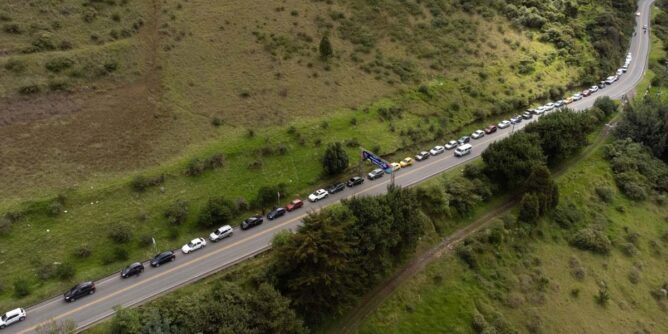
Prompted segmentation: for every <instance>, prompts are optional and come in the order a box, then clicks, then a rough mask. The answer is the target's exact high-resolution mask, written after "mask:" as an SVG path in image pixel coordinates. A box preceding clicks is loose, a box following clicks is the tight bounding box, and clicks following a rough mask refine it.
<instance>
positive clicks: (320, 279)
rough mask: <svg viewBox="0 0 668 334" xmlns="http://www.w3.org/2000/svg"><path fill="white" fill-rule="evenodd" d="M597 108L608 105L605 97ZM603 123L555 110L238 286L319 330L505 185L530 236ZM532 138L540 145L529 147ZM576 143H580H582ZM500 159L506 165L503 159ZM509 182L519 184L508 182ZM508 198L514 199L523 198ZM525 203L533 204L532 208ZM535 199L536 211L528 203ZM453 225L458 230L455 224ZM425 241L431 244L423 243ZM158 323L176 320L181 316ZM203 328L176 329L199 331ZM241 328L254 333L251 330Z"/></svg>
mask: <svg viewBox="0 0 668 334" xmlns="http://www.w3.org/2000/svg"><path fill="white" fill-rule="evenodd" d="M597 105H599V106H602V105H610V104H609V103H607V100H606V99H601V100H600V101H599V102H598V103H597ZM613 107H614V104H613ZM610 112H611V113H612V112H614V109H612V110H611V111H610ZM599 117H600V118H599ZM606 119H608V116H606V113H605V112H604V111H602V110H600V108H599V107H595V108H593V109H592V111H590V112H587V113H573V112H570V111H560V112H555V113H552V114H549V115H546V116H544V117H543V118H542V119H541V121H540V122H538V123H537V124H536V125H535V126H533V127H531V128H530V129H529V131H527V132H519V133H517V134H514V135H513V136H511V137H509V138H508V139H505V140H502V141H500V142H498V143H496V144H494V145H495V148H490V149H489V150H488V151H486V153H485V154H484V155H483V162H484V163H483V164H482V165H481V164H470V165H467V166H466V167H465V168H464V170H463V174H462V175H457V176H453V175H450V176H447V181H446V177H444V178H440V179H438V180H437V181H436V182H432V183H430V184H427V185H423V186H420V187H417V188H411V189H402V188H392V189H390V190H389V192H388V193H387V194H386V195H383V196H378V197H363V198H353V199H350V200H346V201H344V202H343V203H342V204H340V205H337V206H335V207H332V208H327V209H325V210H322V211H320V212H318V213H312V214H310V215H309V216H308V217H307V218H306V219H305V220H304V226H303V227H301V228H299V229H298V230H297V231H296V233H295V234H291V233H288V232H285V233H282V234H279V235H278V236H276V238H275V239H274V242H273V245H272V246H273V247H272V251H271V253H270V254H269V256H267V258H266V260H265V261H266V263H264V264H262V265H261V266H258V267H253V268H255V269H254V270H253V271H252V272H251V273H252V274H251V275H250V278H246V280H245V281H244V282H242V283H240V284H241V285H244V286H246V285H249V284H250V285H251V286H253V291H255V289H258V288H259V287H260V285H263V284H268V285H271V286H272V287H273V289H275V290H276V291H277V292H278V293H280V295H282V296H283V298H287V300H288V301H289V305H290V306H291V307H292V309H293V310H295V311H296V314H297V315H298V316H299V318H300V319H303V321H304V325H305V326H306V327H305V328H310V329H311V330H314V329H318V328H320V326H323V324H326V323H329V322H331V321H332V320H334V319H337V318H338V317H340V316H341V315H343V314H345V313H346V312H347V311H349V310H350V309H351V308H352V307H354V306H355V305H356V303H357V302H358V301H359V300H360V298H361V297H362V296H363V295H364V294H365V293H366V292H368V291H369V290H370V289H372V288H373V287H374V286H375V285H377V284H378V283H379V282H381V281H382V280H383V279H384V278H385V277H387V275H388V274H390V273H391V272H393V271H394V270H395V269H396V268H397V267H398V266H400V265H402V264H404V263H405V261H406V260H407V259H410V258H412V257H413V255H414V254H415V252H416V249H417V248H418V246H419V245H420V243H423V244H425V243H426V244H427V245H428V244H430V243H434V242H436V240H438V239H440V238H441V237H443V236H445V235H447V233H449V232H450V231H452V228H455V227H456V226H457V223H461V222H463V220H462V218H465V217H468V216H471V215H472V214H473V213H474V211H475V210H476V208H478V207H480V205H481V204H482V203H483V202H489V201H490V200H492V199H493V198H495V197H496V198H498V197H499V196H503V195H504V194H507V193H509V190H505V187H513V188H514V189H519V193H520V195H521V194H522V193H524V195H523V197H522V209H521V212H522V213H521V214H520V216H519V218H518V219H517V220H515V219H513V221H512V222H511V223H512V224H515V225H517V226H525V231H526V233H529V232H530V231H531V230H532V229H534V228H535V226H536V225H537V224H538V220H539V218H540V217H542V216H545V215H547V214H548V213H550V212H552V211H553V209H554V207H555V206H557V204H558V202H559V192H558V189H557V185H556V184H555V182H554V181H553V180H552V177H551V175H550V171H549V169H548V168H547V161H548V158H547V156H549V157H559V158H560V159H566V158H567V157H570V156H572V155H573V154H575V153H577V152H578V151H579V150H580V149H581V148H583V147H584V146H586V144H587V140H586V137H587V136H586V134H587V133H590V132H591V131H592V130H593V129H594V128H596V127H598V126H600V125H601V124H602V122H604V121H605V120H606ZM573 124H576V125H578V124H579V125H580V126H572V125H573ZM566 125H569V126H566ZM554 127H556V128H560V129H564V131H565V132H566V131H569V132H567V133H564V134H565V135H564V136H561V137H559V138H560V139H559V143H558V144H557V148H552V151H550V153H549V155H547V154H546V153H545V152H544V151H543V149H542V148H541V142H543V141H542V140H541V139H544V140H547V139H548V137H546V136H547V134H549V131H548V130H546V129H552V128H554ZM569 129H570V130H569ZM526 136H529V137H528V138H531V139H534V140H532V141H526V139H525V137H526ZM544 136H545V137H544ZM579 138H583V139H584V140H583V141H581V142H578V141H577V140H578V139H579ZM525 151H529V152H535V153H532V155H531V156H530V157H528V158H527V159H524V161H525V162H526V163H524V164H521V165H518V164H516V163H515V162H516V161H518V159H517V155H518V154H524V152H525ZM487 152H492V153H491V154H488V153H487ZM501 157H509V158H508V159H507V160H506V161H500V160H499V159H500V158H501ZM513 157H515V159H513ZM555 159H557V158H555ZM492 167H494V168H492ZM497 167H498V168H497ZM508 175H513V177H514V179H515V180H519V181H514V183H512V184H508V183H507V180H508ZM510 193H511V194H515V195H517V191H510ZM529 197H530V198H532V199H533V200H528V199H527V198H529ZM530 201H532V202H533V205H530V204H526V203H528V202H530ZM528 211H532V212H533V213H534V214H533V215H532V214H530V213H527V212H528ZM452 223H455V225H454V226H453V225H449V224H452ZM423 236H427V238H425V240H424V241H422V242H420V240H421V239H422V237H423ZM490 238H494V239H497V240H498V242H501V240H503V239H504V238H505V237H504V235H503V234H497V235H495V236H494V237H490ZM462 252H465V251H462ZM467 252H469V253H470V254H468V255H464V253H462V255H461V256H462V257H463V258H465V259H468V260H465V261H470V262H468V263H469V265H470V266H472V267H477V266H478V264H477V263H476V262H475V261H477V260H476V258H475V254H474V253H473V251H472V250H468V251H467ZM214 284H215V283H214ZM179 303H180V302H179ZM174 309H180V307H177V306H175V305H174V302H171V303H152V304H150V305H149V306H147V307H141V308H139V309H132V310H124V311H122V312H121V313H119V315H117V316H115V318H114V319H113V320H112V321H111V322H110V323H109V324H108V325H106V327H102V329H103V328H111V329H107V330H110V331H112V332H118V331H116V330H117V328H118V327H117V326H120V324H121V323H123V324H124V325H123V326H126V327H123V330H122V331H120V332H127V333H145V332H147V331H146V330H147V329H146V328H148V327H147V326H149V321H148V320H146V319H148V317H147V316H146V314H149V313H147V312H152V313H153V314H172V313H171V312H173V310H174ZM184 312H186V311H184ZM133 319H134V320H133ZM161 319H162V320H161V321H163V322H165V321H167V322H171V321H173V320H174V319H176V318H175V317H173V316H165V317H162V318H161ZM128 321H131V322H132V325H131V326H130V327H127V326H128V325H127V324H126V322H128ZM151 321H152V320H151ZM206 326H207V325H203V326H199V327H197V329H195V328H191V327H176V328H177V329H179V330H180V331H183V332H194V331H195V330H202V329H203V328H206ZM243 326H251V327H250V328H255V327H253V326H255V325H248V323H245V324H244V325H243ZM149 327H150V326H149ZM127 328H135V330H133V331H128V329H127ZM142 328H143V329H142ZM186 328H190V329H186ZM237 328H243V327H237ZM205 332H208V331H205ZM279 332H281V331H279ZM286 332H287V331H286Z"/></svg>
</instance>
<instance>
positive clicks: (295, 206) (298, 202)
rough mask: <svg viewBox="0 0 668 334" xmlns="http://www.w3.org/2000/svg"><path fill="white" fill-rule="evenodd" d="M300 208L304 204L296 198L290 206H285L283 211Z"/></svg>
mask: <svg viewBox="0 0 668 334" xmlns="http://www.w3.org/2000/svg"><path fill="white" fill-rule="evenodd" d="M302 206H304V202H303V201H302V200H300V199H299V198H298V199H296V200H293V201H292V202H290V204H288V206H286V207H285V209H287V210H288V211H294V210H297V209H299V208H301V207H302Z"/></svg>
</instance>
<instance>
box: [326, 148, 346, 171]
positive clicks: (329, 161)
mask: <svg viewBox="0 0 668 334" xmlns="http://www.w3.org/2000/svg"><path fill="white" fill-rule="evenodd" d="M322 166H323V168H324V169H325V173H326V174H327V175H337V174H340V173H341V172H343V171H344V170H346V168H348V154H347V153H346V151H345V150H344V149H343V145H341V143H339V142H337V143H333V144H330V145H329V146H328V147H327V150H326V151H325V156H324V157H323V159H322Z"/></svg>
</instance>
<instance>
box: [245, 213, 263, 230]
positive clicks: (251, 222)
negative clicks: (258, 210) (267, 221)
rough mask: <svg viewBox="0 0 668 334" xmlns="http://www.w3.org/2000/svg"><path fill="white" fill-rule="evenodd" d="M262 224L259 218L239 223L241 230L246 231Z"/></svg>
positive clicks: (254, 217)
mask: <svg viewBox="0 0 668 334" xmlns="http://www.w3.org/2000/svg"><path fill="white" fill-rule="evenodd" d="M262 222H264V218H262V217H260V216H253V217H250V218H248V219H246V220H244V221H242V222H241V229H242V230H247V229H249V228H251V227H255V226H258V225H260V224H262Z"/></svg>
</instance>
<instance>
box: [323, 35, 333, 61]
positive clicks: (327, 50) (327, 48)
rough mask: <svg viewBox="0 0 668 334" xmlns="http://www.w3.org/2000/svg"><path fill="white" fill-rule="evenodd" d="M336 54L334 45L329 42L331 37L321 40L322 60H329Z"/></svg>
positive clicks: (324, 37)
mask: <svg viewBox="0 0 668 334" xmlns="http://www.w3.org/2000/svg"><path fill="white" fill-rule="evenodd" d="M333 54H334V49H332V43H331V42H330V41H329V36H327V35H325V36H323V37H322V39H321V40H320V58H321V59H322V60H327V59H329V58H331V57H332V55H333Z"/></svg>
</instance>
